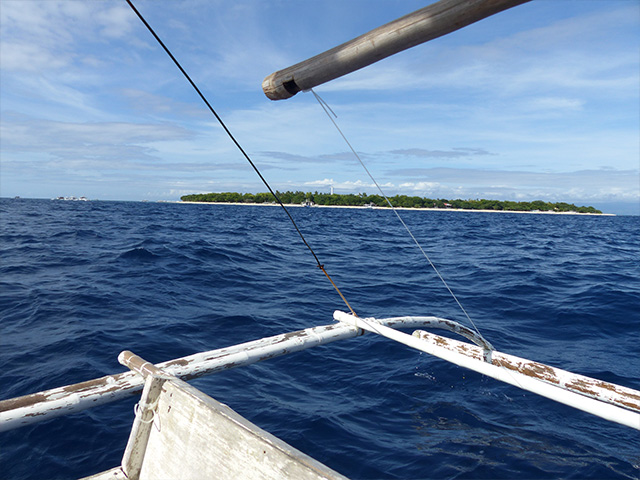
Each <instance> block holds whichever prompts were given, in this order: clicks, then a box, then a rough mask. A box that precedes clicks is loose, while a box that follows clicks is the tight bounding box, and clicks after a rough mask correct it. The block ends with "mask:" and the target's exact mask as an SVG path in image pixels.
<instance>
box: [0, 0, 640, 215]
mask: <svg viewBox="0 0 640 480" xmlns="http://www.w3.org/2000/svg"><path fill="white" fill-rule="evenodd" d="M428 3H430V2H428V1H427V2H417V1H412V0H404V1H391V0H385V1H383V0H368V1H364V0H352V1H345V0H342V1H337V0H326V1H325V0H317V1H310V0H302V1H300V0H298V1H285V0H281V1H268V2H267V1H257V0H256V1H249V0H238V1H233V2H229V1H217V0H216V1H209V0H206V1H205V0H197V1H196V0H194V1H192V0H184V1H175V0H172V1H163V0H155V1H141V0H138V1H137V2H135V4H136V6H137V7H138V8H139V9H140V11H141V12H142V13H143V15H145V17H146V18H147V20H148V21H149V22H150V23H151V25H152V26H153V27H154V28H155V29H156V31H157V32H158V34H159V35H160V36H161V38H163V40H164V41H165V43H166V44H167V45H168V46H169V48H170V49H171V50H172V51H173V53H174V55H175V56H176V57H177V58H178V59H179V60H180V61H181V63H182V64H183V66H184V67H185V69H186V70H187V71H188V72H189V73H190V75H191V76H192V78H193V79H194V80H195V82H196V83H197V84H198V86H199V87H200V89H201V90H202V91H203V93H204V94H205V95H206V96H207V98H208V99H209V101H210V102H211V103H212V105H213V106H214V108H215V109H216V110H217V111H218V113H219V114H220V115H221V116H222V117H223V119H224V120H225V122H226V123H227V125H228V126H229V128H230V129H231V131H232V132H233V133H234V135H235V136H236V138H237V139H238V140H239V142H240V143H241V144H242V145H243V147H244V149H245V150H246V151H247V152H248V153H249V155H250V156H251V157H252V158H253V160H254V161H255V163H256V164H257V165H258V167H259V168H260V169H261V170H262V172H263V174H264V176H265V177H266V178H267V180H268V181H269V182H270V183H271V184H272V186H273V188H274V189H279V190H305V191H315V190H318V191H327V192H328V191H329V189H330V188H331V186H333V187H334V190H335V191H336V192H337V193H348V192H352V193H358V192H367V193H374V190H375V188H374V187H373V186H372V185H371V180H370V179H369V177H368V176H367V175H366V173H365V172H364V170H363V169H362V167H361V166H360V165H359V164H358V162H357V160H356V159H355V158H354V157H353V156H352V154H350V153H349V152H348V148H347V146H346V144H345V143H344V142H343V140H342V139H341V138H340V136H339V135H338V133H337V132H336V131H335V129H334V127H333V125H332V124H331V123H330V121H329V119H328V118H327V117H326V115H325V113H324V112H323V111H322V109H321V108H320V106H319V105H318V104H317V102H316V100H315V99H314V97H313V95H311V94H310V93H299V94H298V95H296V96H295V97H293V98H292V99H289V100H286V101H279V102H273V101H270V100H268V99H267V98H266V97H265V96H264V94H263V93H262V90H261V83H262V80H263V78H264V77H265V76H267V75H268V74H270V73H272V72H273V71H276V70H279V69H282V68H285V67H287V66H289V65H291V64H293V63H296V62H298V61H301V60H303V59H305V58H307V57H310V56H312V55H315V54H317V53H320V52H321V51H324V50H326V49H328V48H331V47H333V46H335V45H337V44H339V43H342V42H344V41H347V40H349V39H351V38H353V37H355V36H358V35H360V34H362V33H365V32H366V31H368V30H371V29H373V28H375V27H377V26H379V25H381V24H384V23H386V22H388V21H391V20H393V19H395V18H397V17H400V16H402V15H405V14H407V13H409V12H411V11H414V10H417V9H419V8H421V7H423V6H424V5H426V4H428ZM0 16H1V24H0V27H1V32H2V33H1V35H2V37H1V47H0V48H1V50H0V69H1V71H0V75H1V77H0V82H1V83H0V85H1V87H0V108H1V128H2V130H1V138H0V154H1V157H0V195H1V196H4V197H13V196H16V195H19V196H22V197H41V198H51V197H57V196H67V195H75V196H81V195H84V196H87V197H89V198H91V199H104V200H143V199H144V200H152V201H153V200H177V199H178V198H179V197H180V196H181V195H183V194H187V193H197V192H212V191H242V192H262V191H266V189H265V187H264V186H263V185H262V184H261V183H260V180H259V178H258V177H257V176H256V174H255V173H254V172H253V171H252V170H251V169H250V167H249V166H248V164H247V162H246V160H245V159H244V158H243V157H242V156H241V154H240V153H239V152H238V151H237V149H236V148H235V146H234V145H233V144H232V143H231V141H230V140H229V139H228V138H227V137H226V135H225V134H224V132H223V131H222V130H221V128H220V127H219V126H218V124H217V123H216V121H215V119H214V118H213V117H212V116H211V114H210V113H209V112H208V111H207V110H206V108H205V107H204V105H202V103H201V101H200V99H199V98H198V97H197V96H196V94H195V92H193V90H192V89H191V87H190V86H189V85H188V83H187V82H186V80H184V78H183V77H182V76H181V75H180V73H179V72H178V70H177V69H176V67H175V66H174V65H173V64H172V63H171V61H170V60H169V58H168V57H167V56H166V55H165V54H164V52H162V51H161V50H160V48H159V46H158V45H157V44H156V43H155V41H154V40H153V38H152V37H151V36H150V34H149V33H148V32H147V30H146V29H145V28H144V27H143V25H142V24H141V23H140V21H139V20H138V19H137V17H135V16H134V14H133V12H132V11H131V10H130V9H129V7H128V6H127V5H126V3H125V2H124V1H119V0H118V1H116V0H113V1H111V0H109V1H107V0H105V1H92V2H84V1H79V0H61V1H56V0H45V1H36V0H17V1H14V0H2V5H1V7H0ZM315 90H316V92H317V93H318V94H319V95H321V96H322V98H323V99H324V100H325V101H326V102H327V103H328V104H329V105H330V106H331V108H332V109H333V110H334V111H335V113H336V114H337V115H338V118H337V122H338V123H339V125H340V127H341V128H342V130H343V131H344V133H345V134H346V135H347V137H348V138H349V140H350V142H351V143H352V144H353V146H354V147H355V149H356V150H357V151H358V152H359V154H360V155H361V157H362V159H363V160H364V161H365V163H366V164H367V167H368V168H369V170H370V171H371V172H372V174H373V175H374V177H375V178H376V180H377V181H378V183H379V184H380V185H381V186H382V187H383V189H384V191H385V193H386V194H388V195H394V194H397V193H401V194H407V195H419V196H427V197H432V198H434V197H437V198H449V199H451V198H490V199H500V200H534V199H542V200H547V201H568V202H571V203H576V204H579V205H593V206H596V207H598V208H602V209H604V210H606V211H610V212H613V213H633V214H640V174H639V169H640V98H639V96H640V2H638V1H637V0H534V1H533V2H531V3H527V4H524V5H522V6H519V7H516V8H513V9H511V10H509V11H506V12H503V13H500V14H498V15H496V16H494V17H491V18H489V19H485V20H483V21H481V22H479V23H477V24H474V25H472V26H469V27H466V28H465V29H463V30H460V31H458V32H454V33H453V34H450V35H448V36H445V37H442V38H439V39H436V40H433V41H431V42H428V43H425V44H423V45H420V46H418V47H415V48H413V49H411V50H408V51H405V52H403V53H400V54H398V55H396V56H394V57H391V58H388V59H386V60H383V61H381V62H379V63H377V64H375V65H373V66H370V67H368V68H366V69H363V70H360V71H358V72H355V73H352V74H350V75H348V76H346V77H343V78H341V79H338V80H334V81H333V82H330V83H328V84H325V85H322V86H319V87H317V88H316V89H315Z"/></svg>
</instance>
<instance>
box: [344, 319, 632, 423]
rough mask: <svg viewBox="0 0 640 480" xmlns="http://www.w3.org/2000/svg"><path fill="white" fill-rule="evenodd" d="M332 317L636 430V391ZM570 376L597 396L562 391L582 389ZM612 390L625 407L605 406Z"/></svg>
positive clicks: (426, 336)
mask: <svg viewBox="0 0 640 480" xmlns="http://www.w3.org/2000/svg"><path fill="white" fill-rule="evenodd" d="M334 318H335V319H336V320H338V321H340V322H345V323H348V324H350V325H353V326H356V327H358V328H362V329H365V330H368V331H370V332H374V333H377V334H379V335H382V336H384V337H387V338H390V339H392V340H395V341H397V342H400V343H402V344H404V345H407V346H409V347H412V348H415V349H417V350H420V351H422V352H425V353H429V354H431V355H434V356H436V357H439V358H442V359H443V360H447V361H448V362H451V363H454V364H456V365H459V366H461V367H465V368H468V369H470V370H474V371H476V372H479V373H481V374H483V375H487V376H489V377H492V378H495V379H497V380H500V381H502V382H505V383H509V384H511V385H514V386H516V387H519V388H522V389H523V390H528V391H530V392H533V393H537V394H538V395H542V396H544V397H547V398H550V399H551V400H555V401H556V402H559V403H563V404H565V405H569V406H571V407H574V408H577V409H579V410H582V411H585V412H588V413H591V414H593V415H596V416H598V417H602V418H604V419H606V420H610V421H612V422H616V423H620V424H622V425H626V426H628V427H631V428H635V429H637V430H640V414H639V413H637V412H639V411H640V405H639V403H638V401H639V400H640V392H638V391H636V390H633V389H630V388H624V387H620V386H618V385H614V384H607V383H606V382H602V381H600V380H596V379H591V378H589V377H583V376H579V375H576V374H573V373H571V372H566V371H564V370H560V369H556V368H555V367H550V366H548V365H543V364H537V363H536V362H531V361H530V360H525V359H521V358H518V357H513V356H508V355H506V354H501V353H500V352H497V351H493V352H492V358H493V359H492V362H493V363H489V362H487V361H485V360H484V357H483V349H482V348H480V347H477V346H475V345H471V344H468V343H464V342H459V341H457V340H452V339H450V338H446V337H442V336H439V335H434V334H432V333H428V332H418V336H411V335H407V334H406V333H402V332H399V331H397V330H394V329H393V328H389V327H387V326H385V325H383V324H382V323H378V322H376V320H375V319H363V318H358V317H354V316H353V315H349V314H347V313H345V312H340V311H336V312H335V313H334ZM508 357H511V358H508ZM534 363H536V365H538V367H536V368H532V367H529V368H528V369H527V368H526V366H525V367H522V368H517V367H516V366H517V365H521V366H522V365H527V364H528V365H530V366H531V365H532V364H534ZM536 371H537V372H538V373H539V374H538V375H535V373H536ZM552 373H553V375H552ZM552 376H555V377H557V378H561V379H562V380H560V381H557V382H552V381H549V378H551V377H552ZM540 377H546V379H545V380H543V378H540ZM570 377H571V378H574V379H577V378H578V377H582V379H588V380H589V383H588V385H589V390H591V393H593V390H594V388H593V387H594V386H595V385H596V384H597V383H600V384H601V386H600V390H601V392H600V393H601V396H599V397H597V398H598V399H596V398H595V396H594V395H591V396H587V395H586V394H585V392H584V391H581V392H579V393H578V392H577V389H575V388H574V389H573V390H568V389H566V385H567V384H569V383H574V385H575V386H577V387H578V388H583V389H585V387H584V385H585V383H584V382H585V380H579V379H578V380H577V381H574V382H570V381H568V380H566V379H567V378H570ZM581 382H582V383H581ZM616 387H617V391H618V393H621V392H623V391H624V392H626V394H625V399H624V400H623V401H624V402H625V407H626V408H622V407H620V406H618V405H614V404H611V403H606V402H608V400H609V398H610V394H611V392H612V389H614V388H616ZM634 410H635V411H634Z"/></svg>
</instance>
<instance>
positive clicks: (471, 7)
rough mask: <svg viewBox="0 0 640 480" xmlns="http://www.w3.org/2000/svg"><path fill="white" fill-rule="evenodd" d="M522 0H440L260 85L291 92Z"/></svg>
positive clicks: (272, 92)
mask: <svg viewBox="0 0 640 480" xmlns="http://www.w3.org/2000/svg"><path fill="white" fill-rule="evenodd" d="M528 1H530V0H441V1H439V2H436V3H434V4H432V5H429V6H427V7H425V8H422V9H420V10H417V11H415V12H413V13H410V14H408V15H405V16H404V17H401V18H399V19H397V20H394V21H392V22H389V23H387V24H386V25H382V26H381V27H378V28H376V29H374V30H371V31H370V32H368V33H365V34H364V35H361V36H359V37H357V38H355V39H353V40H350V41H348V42H345V43H343V44H342V45H339V46H337V47H334V48H332V49H330V50H327V51H326V52H323V53H321V54H319V55H316V56H315V57H312V58H309V59H307V60H304V61H302V62H300V63H297V64H295V65H293V66H291V67H288V68H285V69H283V70H279V71H277V72H274V73H272V74H271V75H269V76H268V77H266V78H265V79H264V81H263V82H262V90H263V91H264V93H265V95H266V96H267V97H269V98H270V99H271V100H284V99H286V98H290V97H293V96H294V95H295V94H296V93H298V92H299V91H301V90H308V89H310V88H313V87H316V86H318V85H321V84H323V83H325V82H328V81H330V80H333V79H335V78H338V77H341V76H343V75H346V74H348V73H351V72H353V71H355V70H358V69H360V68H363V67H366V66H367V65H371V64H372V63H375V62H377V61H379V60H382V59H383V58H386V57H389V56H391V55H394V54H396V53H398V52H401V51H403V50H406V49H408V48H411V47H415V46H416V45H419V44H421V43H424V42H427V41H429V40H433V39H434V38H438V37H441V36H443V35H446V34H448V33H451V32H453V31H455V30H459V29H461V28H463V27H465V26H467V25H470V24H472V23H475V22H477V21H479V20H482V19H483V18H486V17H489V16H491V15H494V14H496V13H498V12H501V11H503V10H507V9H509V8H511V7H515V6H516V5H520V4H522V3H526V2H528ZM398 83H399V84H400V83H401V79H398Z"/></svg>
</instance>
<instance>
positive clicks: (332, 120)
mask: <svg viewBox="0 0 640 480" xmlns="http://www.w3.org/2000/svg"><path fill="white" fill-rule="evenodd" d="M309 91H310V92H311V93H313V96H314V97H316V100H317V101H318V103H319V104H320V106H321V107H322V109H323V110H324V112H325V113H326V114H327V116H328V117H329V120H331V123H333V125H334V126H335V127H336V129H337V130H338V133H340V136H341V137H342V138H343V139H344V141H345V142H346V144H347V145H348V146H349V148H350V149H351V152H352V153H353V154H354V155H355V157H356V158H357V159H358V161H359V162H360V165H362V168H364V171H365V172H367V175H369V178H370V179H371V181H373V183H374V184H375V186H376V187H377V188H378V191H379V192H380V194H381V195H382V196H383V197H384V199H385V200H386V201H387V203H388V204H389V207H391V210H393V213H395V214H396V217H398V220H400V223H402V225H403V226H404V228H405V230H406V231H407V233H408V234H409V236H410V237H411V238H412V239H413V242H414V243H415V244H416V246H417V247H418V248H419V249H420V252H422V255H423V256H424V258H426V259H427V262H429V265H431V268H433V271H434V272H436V275H437V276H438V278H439V279H440V280H441V281H442V283H443V285H444V286H445V288H446V289H447V290H448V291H449V293H450V294H451V296H452V297H453V299H454V300H455V302H456V303H457V304H458V307H460V310H462V313H463V314H464V316H465V317H466V318H467V320H469V323H471V325H472V326H473V328H474V329H475V331H476V333H477V334H478V335H480V336H482V334H481V333H480V330H479V329H478V327H477V326H476V324H475V323H474V321H473V320H471V317H470V316H469V314H468V313H467V311H466V310H465V308H464V307H463V306H462V303H460V300H458V297H456V295H455V294H454V293H453V290H451V288H450V287H449V285H448V284H447V282H446V280H445V279H444V277H443V276H442V275H441V274H440V272H439V271H438V269H437V268H436V266H435V264H434V263H433V262H432V261H431V259H430V258H429V255H427V252H425V251H424V249H423V248H422V245H420V242H418V240H417V239H416V237H415V236H414V235H413V233H412V232H411V230H410V229H409V227H408V226H407V224H406V223H405V222H404V220H403V219H402V217H401V216H400V214H399V213H398V211H397V210H396V208H395V207H394V206H393V205H392V204H391V201H390V200H389V198H388V197H387V196H386V195H385V193H384V192H383V191H382V188H381V187H380V185H379V184H378V182H377V181H376V179H375V178H373V175H371V172H370V171H369V169H368V168H367V166H366V165H365V164H364V162H363V161H362V159H361V158H360V155H358V153H357V152H356V150H355V149H354V148H353V146H352V145H351V143H350V142H349V140H348V139H347V137H346V136H345V134H344V133H342V130H341V129H340V127H339V126H338V124H337V122H336V121H335V120H334V117H335V118H337V117H338V116H337V115H336V114H335V113H334V112H333V110H331V108H330V107H329V105H328V104H327V102H325V101H324V100H323V99H322V98H320V95H318V94H317V93H316V92H315V91H314V90H313V88H311V89H310V90H309ZM329 112H331V113H329ZM331 114H333V117H332V116H331Z"/></svg>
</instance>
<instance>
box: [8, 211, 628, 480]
mask: <svg viewBox="0 0 640 480" xmlns="http://www.w3.org/2000/svg"><path fill="white" fill-rule="evenodd" d="M291 213H292V215H293V216H294V217H295V218H296V220H297V222H298V224H299V226H300V228H301V230H302V231H303V232H304V234H305V236H306V238H307V240H308V242H309V243H310V244H311V246H312V247H313V248H314V250H315V251H316V253H317V254H318V256H319V257H320V260H321V261H322V262H323V263H324V264H325V266H326V268H327V271H328V272H329V273H330V274H331V276H332V277H333V279H334V280H335V281H336V283H337V284H338V285H339V287H340V288H341V289H342V291H343V292H344V294H345V296H346V297H347V299H348V300H349V302H350V303H351V305H352V306H353V307H354V309H355V310H356V311H357V312H358V314H359V315H361V316H375V317H378V318H383V317H387V316H399V315H438V316H442V317H447V318H452V319H456V320H459V321H462V322H464V321H465V319H464V316H463V315H462V313H461V312H460V309H459V308H458V306H457V305H456V304H455V301H454V300H453V299H452V298H451V296H450V295H449V293H448V292H447V290H446V288H445V287H444V286H443V285H442V282H440V280H439V279H438V278H437V276H436V275H435V273H434V272H433V270H432V268H431V267H430V266H429V265H428V264H427V263H426V261H425V259H424V258H423V257H422V256H421V254H420V252H419V251H418V249H417V248H416V247H415V245H414V244H413V243H412V241H411V240H410V238H409V237H408V236H407V234H406V232H405V231H404V230H403V228H402V226H401V225H400V224H399V222H398V220H397V219H396V218H395V215H393V213H392V212H390V211H380V210H370V209H319V208H318V209H314V208H293V209H291ZM400 213H401V215H402V217H403V219H404V220H405V222H406V223H407V224H408V225H409V226H410V228H411V229H412V231H413V232H414V234H415V236H416V237H417V238H418V239H419V240H420V242H421V243H422V245H423V246H424V248H425V250H426V252H427V253H428V255H429V256H430V257H431V258H432V260H433V261H434V263H435V264H436V265H437V266H438V268H439V270H440V272H441V274H442V275H443V276H444V278H445V279H446V281H447V283H448V284H449V286H450V287H451V289H452V290H453V291H454V292H455V293H456V295H457V297H458V298H459V299H460V301H461V302H462V304H463V305H464V307H465V309H466V310H467V311H468V312H469V314H470V316H471V318H472V319H473V320H474V322H475V323H476V324H477V325H478V327H479V328H480V330H481V332H482V333H483V334H484V336H485V337H487V338H488V339H489V341H491V342H492V344H493V345H494V346H495V347H496V348H497V349H498V350H500V351H503V352H506V353H511V354H514V355H518V356H521V357H525V358H530V359H532V360H537V361H540V362H544V363H547V364H551V365H554V366H558V367H561V368H564V369H567V370H571V371H574V372H577V373H581V374H584V375H588V376H592V377H596V378H600V379H603V380H606V381H611V382H615V383H618V384H621V385H625V386H628V387H631V388H635V389H640V354H639V352H640V347H639V345H640V342H639V340H640V279H639V273H640V272H639V270H640V267H639V260H640V235H639V232H640V217H596V216H565V215H523V214H508V213H506V214H492V213H460V212H424V211H401V212H400ZM0 214H1V219H0V220H1V222H0V255H1V257H0V311H1V323H0V335H1V337H0V338H1V340H0V342H1V343H0V365H2V372H1V373H0V399H6V398H12V397H15V396H19V395H24V394H28V393H34V392H37V391H41V390H45V389H48V388H54V387H58V386H62V385H67V384H70V383H76V382H80V381H83V380H88V379H92V378H96V377H100V376H103V375H106V374H110V373H117V372H121V371H124V367H122V366H120V365H119V364H118V362H117V355H118V353H119V352H120V351H121V350H125V349H128V350H132V351H133V352H135V353H136V354H138V355H140V356H142V357H143V358H145V359H146V360H149V361H152V362H161V361H164V360H169V359H172V358H177V357H180V356H184V355H188V354H192V353H195V352H199V351H205V350H212V349H215V348H220V347H225V346H229V345H233V344H237V343H241V342H245V341H249V340H253V339H258V338H261V337H264V336H269V335H275V334H279V333H285V332H289V331H294V330H298V329H302V328H306V327H310V326H315V325H324V324H329V323H332V313H333V311H334V310H336V309H342V310H344V309H345V307H344V305H343V304H342V302H341V300H340V298H339V297H338V295H337V294H336V293H335V291H334V290H333V288H332V287H331V285H330V284H329V282H328V281H327V280H326V278H325V277H324V275H323V274H322V272H320V271H319V270H318V269H317V268H316V266H315V262H314V259H313V257H312V256H311V255H310V254H309V252H308V251H307V250H306V247H305V246H304V245H303V244H302V243H301V241H300V240H299V238H298V237H297V234H296V233H295V231H294V230H293V227H292V226H291V224H290V223H289V222H288V220H287V219H286V217H285V215H284V213H283V212H282V211H281V210H280V209H279V208H269V207H257V206H231V205H220V206H214V205H191V204H172V203H134V202H98V201H95V202H64V201H49V200H26V199H21V200H10V199H2V200H0ZM193 384H194V385H195V386H196V387H198V388H200V389H201V390H203V391H204V392H205V393H207V394H209V395H211V396H212V397H214V398H216V399H218V400H220V401H221V402H223V403H226V404H228V405H229V406H230V407H232V408H233V409H235V410H236V411H237V412H239V413H240V414H241V415H243V416H245V417H247V418H248V419H249V420H251V421H253V422H254V423H256V424H257V425H259V426H260V427H262V428H264V429H266V430H267V431H269V432H271V433H273V434H275V435H276V436H278V437H280V438H281V439H283V440H284V441H286V442H288V443H289V444H291V445H293V446H294V447H296V448H298V449H300V450H302V451H303V452H305V453H307V454H309V455H311V456H313V457H314V458H316V459H317V460H319V461H321V462H323V463H325V464H327V465H328V466H330V467H332V468H334V469H335V470H337V471H339V472H341V473H343V474H344V475H346V476H348V477H351V478H354V479H360V478H362V479H365V478H366V479H374V478H376V479H377V478H380V479H387V478H406V479H444V478H480V479H487V478H525V479H527V478H532V479H551V478H579V479H601V478H639V477H640V435H639V434H638V431H636V430H633V429H630V428H628V427H624V426H620V425H617V424H612V423H609V422H607V421H605V420H601V419H599V418H597V417H593V416H591V415H588V414H586V413H583V412H579V411H575V410H572V409H570V408H568V407H565V406H562V405H559V404H555V403H553V402H551V401H549V400H546V399H543V398H540V397H538V396H536V395H534V394H531V393H528V392H524V391H521V390H518V389H516V388H514V387H511V386H508V385H504V384H501V383H499V382H496V381H494V380H492V379H489V378H486V377H483V376H481V375H479V374H476V373H473V372H469V371H466V370H464V369H462V368H459V367H456V366H453V365H450V364H448V363H445V362H443V361H441V360H439V359H437V358H432V357H430V356H428V355H426V354H421V353H418V352H416V351H413V350H410V349H408V348H406V347H404V346H402V345H398V344H395V343H393V342H391V341H389V340H387V339H384V338H380V337H376V336H373V335H366V336H363V337H357V338H354V339H351V340H345V341H342V342H336V343H332V344H329V345H325V346H321V347H316V348H313V349H310V350H307V351H304V352H300V353H296V354H292V355H289V356H284V357H280V358H277V359H272V360H269V361H266V362H263V363H260V364H256V365H253V366H249V367H243V368H239V369H235V370H229V371H226V372H223V373H218V374H215V375H212V376H209V377H204V378H201V379H198V380H194V381H193ZM136 401H137V400H136V399H135V398H134V397H132V398H131V399H128V400H122V401H119V402H116V403H113V404H109V405H105V406H101V407H97V408H94V409H90V410H86V411H84V412H81V413H77V414H74V415H70V416H67V417H60V418H57V419H53V420H50V421H47V422H44V423H41V424H36V425H33V426H28V427H23V428H20V429H17V430H13V431H10V432H7V433H2V434H0V478H2V479H57V478H77V477H81V476H84V475H88V474H91V473H96V472H98V471H101V470H106V469H108V468H111V467H114V466H116V465H118V464H119V463H120V459H121V456H122V453H123V450H124V446H125V444H126V441H127V438H128V433H129V429H130V427H131V423H132V421H133V405H134V403H135V402H136Z"/></svg>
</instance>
